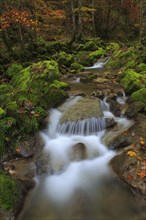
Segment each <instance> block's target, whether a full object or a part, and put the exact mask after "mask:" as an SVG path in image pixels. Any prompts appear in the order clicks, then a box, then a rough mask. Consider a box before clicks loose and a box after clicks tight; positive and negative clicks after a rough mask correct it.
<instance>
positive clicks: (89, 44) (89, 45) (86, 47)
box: [83, 41, 98, 51]
mask: <svg viewBox="0 0 146 220" xmlns="http://www.w3.org/2000/svg"><path fill="white" fill-rule="evenodd" d="M83 50H85V51H95V50H98V46H97V45H96V43H95V42H93V41H88V42H87V43H85V45H84V47H83Z"/></svg>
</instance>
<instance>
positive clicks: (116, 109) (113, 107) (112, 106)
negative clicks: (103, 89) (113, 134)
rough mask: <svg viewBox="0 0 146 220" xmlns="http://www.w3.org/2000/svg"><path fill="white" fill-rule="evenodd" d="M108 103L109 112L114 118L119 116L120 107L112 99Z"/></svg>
mask: <svg viewBox="0 0 146 220" xmlns="http://www.w3.org/2000/svg"><path fill="white" fill-rule="evenodd" d="M108 102H109V104H110V111H111V112H112V113H113V114H114V115H115V116H118V117H119V116H120V115H121V109H120V107H121V106H120V105H119V104H118V103H117V102H116V101H115V100H113V99H108Z"/></svg>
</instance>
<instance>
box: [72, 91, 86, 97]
mask: <svg viewBox="0 0 146 220" xmlns="http://www.w3.org/2000/svg"><path fill="white" fill-rule="evenodd" d="M68 93H69V95H70V96H85V93H84V92H83V91H81V90H76V91H70V92H68Z"/></svg>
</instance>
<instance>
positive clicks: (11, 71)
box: [7, 63, 23, 77]
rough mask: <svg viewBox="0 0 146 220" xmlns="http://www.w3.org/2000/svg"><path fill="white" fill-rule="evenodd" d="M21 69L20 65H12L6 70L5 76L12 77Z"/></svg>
mask: <svg viewBox="0 0 146 220" xmlns="http://www.w3.org/2000/svg"><path fill="white" fill-rule="evenodd" d="M22 69H23V67H22V65H21V64H17V63H13V64H12V65H11V66H9V68H8V69H7V74H8V76H10V77H14V76H15V74H17V73H18V72H20V71H21V70H22Z"/></svg>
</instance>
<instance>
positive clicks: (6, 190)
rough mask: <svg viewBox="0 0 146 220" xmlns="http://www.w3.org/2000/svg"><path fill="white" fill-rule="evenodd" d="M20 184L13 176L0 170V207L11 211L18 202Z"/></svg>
mask: <svg viewBox="0 0 146 220" xmlns="http://www.w3.org/2000/svg"><path fill="white" fill-rule="evenodd" d="M19 193H20V186H19V184H18V182H16V180H15V179H14V178H12V177H11V176H8V175H6V174H4V173H3V172H2V171H0V208H1V209H2V210H8V211H11V210H12V209H13V208H14V204H15V203H16V202H17V198H18V194H19Z"/></svg>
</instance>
